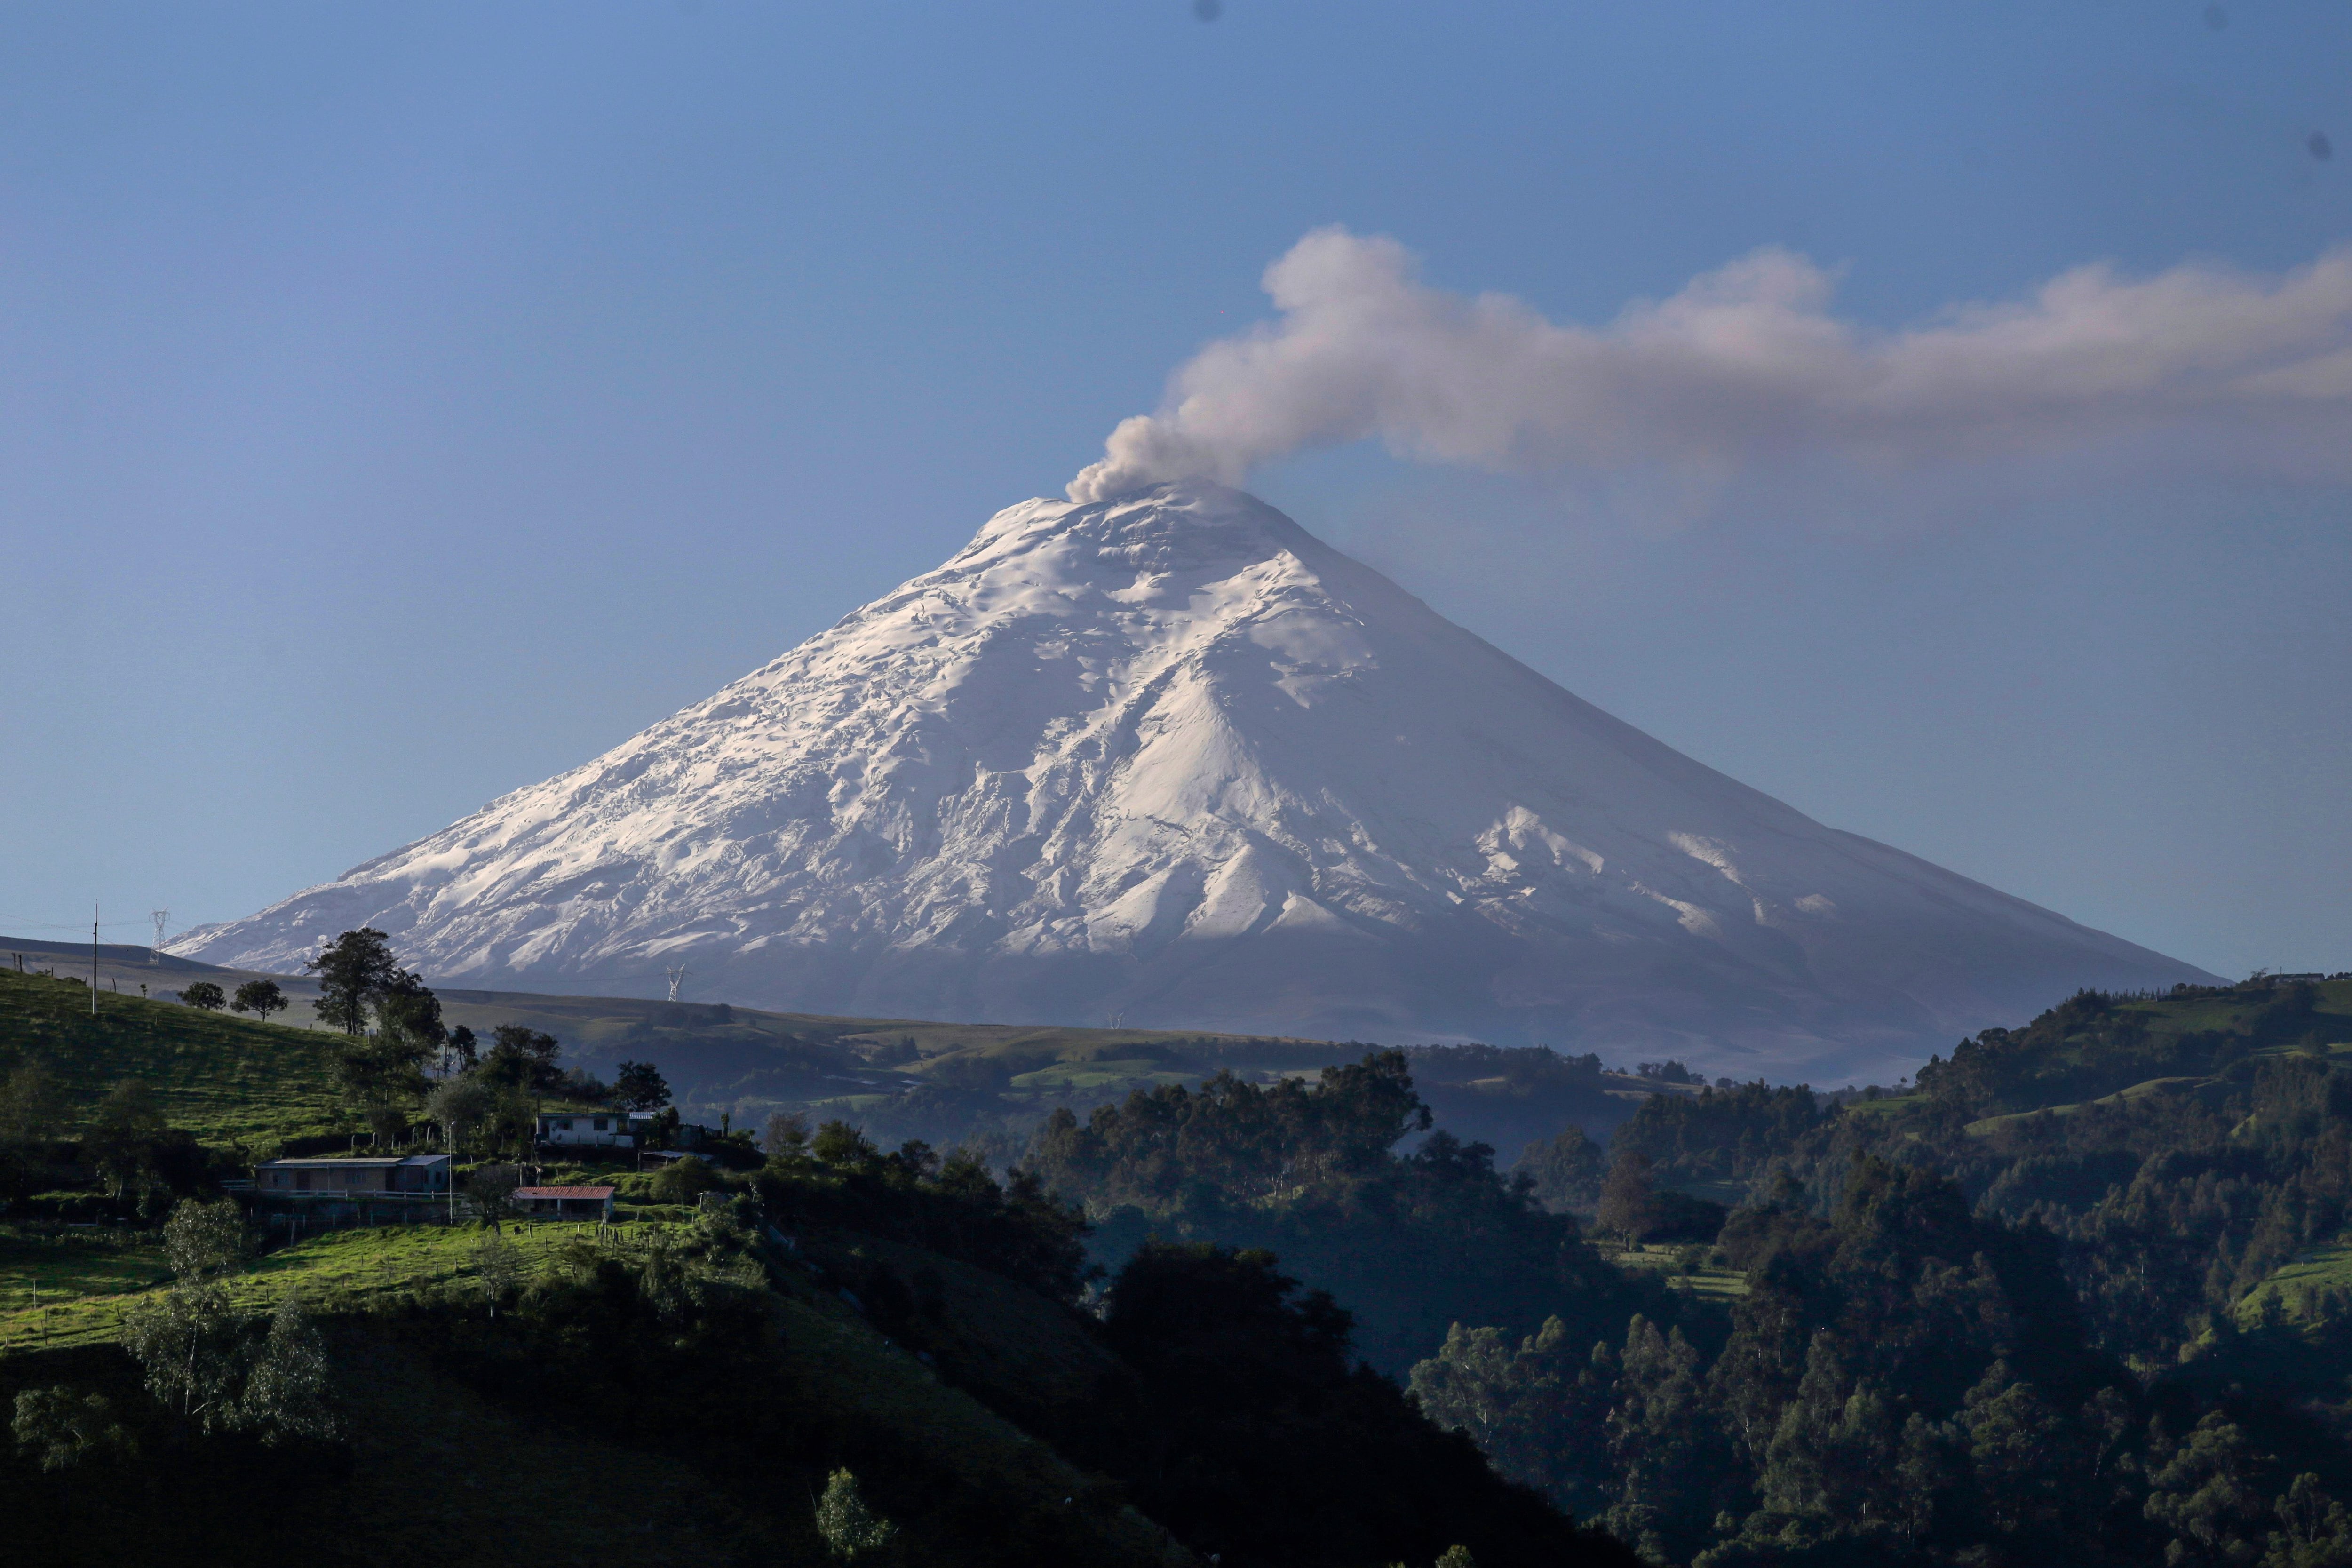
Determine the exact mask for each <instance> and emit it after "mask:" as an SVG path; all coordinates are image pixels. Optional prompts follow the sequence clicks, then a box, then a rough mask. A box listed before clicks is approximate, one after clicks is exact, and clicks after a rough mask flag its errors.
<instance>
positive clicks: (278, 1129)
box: [0, 969, 358, 1145]
mask: <svg viewBox="0 0 2352 1568" xmlns="http://www.w3.org/2000/svg"><path fill="white" fill-rule="evenodd" d="M337 1038H338V1037H335V1036H331V1035H328V1034H325V1033H322V1032H320V1031H318V1030H309V1029H299V1028H293V1027H289V1026H286V1025H282V1024H257V1023H253V1022H251V1021H249V1020H247V1019H244V1018H239V1017H236V1016H233V1015H229V1014H223V1013H199V1012H197V1011H195V1010H194V1009H193V1008H189V1007H183V1006H180V1005H177V1004H175V1003H170V1002H161V1001H152V1000H149V999H146V998H142V997H138V996H131V995H123V994H117V993H114V992H111V991H106V990H101V991H100V993H99V996H98V1011H97V1014H96V1016H92V1014H91V1012H90V993H89V986H87V985H86V984H74V983H72V982H70V981H68V980H60V979H45V978H43V977H42V976H40V975H37V974H30V973H27V974H18V973H16V972H15V970H14V969H6V970H0V1059H5V1058H32V1059H34V1060H37V1061H38V1062H39V1063H40V1064H41V1066H42V1067H43V1068H46V1069H47V1072H48V1073H49V1075H50V1076H51V1078H52V1079H54V1080H55V1081H56V1083H57V1085H58V1088H59V1089H62V1090H63V1091H64V1094H65V1099H66V1102H67V1107H68V1115H69V1117H70V1118H71V1119H72V1120H73V1121H75V1122H77V1123H79V1122H80V1121H83V1120H85V1119H86V1118H87V1117H88V1115H89V1110H90V1109H91V1108H92V1107H93V1106H95V1105H96V1104H97V1103H98V1101H99V1100H100V1097H101V1096H103V1095H104V1094H105V1093H106V1091H107V1090H108V1089H112V1088H113V1087H114V1086H115V1085H116V1084H118V1083H121V1082H122V1081H123V1080H124V1079H139V1080H140V1081H142V1082H143V1083H145V1084H146V1085H147V1087H148V1088H149V1089H152V1090H154V1091H155V1095H156V1098H157V1099H158V1100H160V1101H161V1102H162V1105H163V1113H164V1115H165V1117H166V1118H167V1119H168V1120H169V1121H171V1123H172V1124H173V1126H175V1127H184V1128H186V1129H188V1130H189V1131H192V1132H194V1133H195V1134H196V1136H197V1137H198V1138H200V1139H202V1140H203V1141H204V1142H207V1143H215V1144H221V1145H226V1144H230V1143H235V1142H244V1143H247V1144H248V1145H261V1144H270V1143H276V1142H279V1141H281V1140H283V1139H287V1138H292V1137H300V1136H305V1135H309V1134H314V1133H322V1132H334V1131H343V1130H346V1129H349V1128H354V1127H356V1126H357V1125H358V1122H357V1121H356V1120H355V1119H354V1118H353V1117H352V1115H351V1113H350V1112H349V1111H348V1110H345V1109H344V1107H343V1105H342V1103H341V1098H340V1097H339V1095H338V1094H337V1092H336V1089H335V1078H334V1060H335V1058H334V1048H335V1042H336V1040H337Z"/></svg>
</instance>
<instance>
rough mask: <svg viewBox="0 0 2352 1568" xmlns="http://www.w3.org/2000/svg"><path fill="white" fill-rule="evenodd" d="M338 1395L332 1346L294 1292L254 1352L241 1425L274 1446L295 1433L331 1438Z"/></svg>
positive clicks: (240, 1414)
mask: <svg viewBox="0 0 2352 1568" xmlns="http://www.w3.org/2000/svg"><path fill="white" fill-rule="evenodd" d="M332 1398H333V1385H332V1382H331V1378H330V1376H329V1373H328V1370H327V1352H326V1349H325V1347H324V1346H322V1345H321V1344H320V1342H319V1332H318V1331H317V1330H316V1329H314V1328H312V1327H311V1326H310V1320H309V1319H308V1318H307V1317H305V1316H304V1315H303V1312H302V1302H301V1299H300V1298H299V1296H298V1295H296V1294H295V1293H294V1292H292V1291H289V1292H288V1293H287V1295H286V1299H285V1300H282V1301H280V1302H278V1311H277V1313H276V1314H275V1315H274V1316H273V1317H272V1318H271V1319H270V1322H269V1333H268V1337H267V1338H266V1339H264V1340H263V1341H262V1342H261V1343H260V1345H259V1346H258V1347H257V1348H256V1350H255V1352H254V1355H253V1363H252V1368H251V1370H250V1371H248V1372H247V1373H246V1377H245V1392H244V1394H243V1395H242V1396H241V1397H240V1398H239V1399H238V1401H237V1412H236V1422H237V1425H238V1426H240V1427H242V1428H244V1429H245V1430H247V1431H252V1432H258V1433H259V1434H260V1435H261V1440H262V1442H263V1443H265V1444H267V1445H269V1446H272V1447H275V1446H276V1445H277V1444H278V1443H281V1442H284V1441H285V1440H286V1439H287V1438H289V1437H312V1438H321V1437H331V1436H334V1435H335V1432H336V1429H337V1426H338V1425H339V1424H338V1423H337V1421H336V1419H335V1412H334V1405H333V1402H332Z"/></svg>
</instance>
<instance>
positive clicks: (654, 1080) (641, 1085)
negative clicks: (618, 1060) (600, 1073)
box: [613, 1062, 669, 1110]
mask: <svg viewBox="0 0 2352 1568" xmlns="http://www.w3.org/2000/svg"><path fill="white" fill-rule="evenodd" d="M613 1103H614V1104H615V1105H617V1106H619V1107H620V1108H621V1109H622V1110H660V1109H661V1108H662V1107H663V1106H665V1105H667V1104H668V1103H669V1084H668V1082H667V1080H666V1079H663V1077H662V1075H661V1069H660V1068H656V1067H655V1066H654V1064H653V1063H651V1062H623V1063H622V1064H621V1065H620V1067H619V1068H618V1069H616V1070H615V1071H614V1074H613Z"/></svg>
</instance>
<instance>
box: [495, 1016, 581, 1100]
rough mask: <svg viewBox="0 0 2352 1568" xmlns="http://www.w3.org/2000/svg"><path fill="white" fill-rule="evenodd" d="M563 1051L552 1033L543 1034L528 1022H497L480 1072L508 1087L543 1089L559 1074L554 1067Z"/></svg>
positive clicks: (559, 1075) (554, 1080)
mask: <svg viewBox="0 0 2352 1568" xmlns="http://www.w3.org/2000/svg"><path fill="white" fill-rule="evenodd" d="M562 1053H563V1047H562V1046H561V1045H559V1044H558V1043H557V1042H556V1038H555V1037H554V1036H553V1035H549V1034H542V1033H541V1032H540V1031H539V1030H537V1029H534V1028H532V1027H530V1026H529V1025H528V1024H500V1025H499V1026H498V1027H497V1028H496V1029H495V1030H493V1031H491V1035H490V1048H489V1052H488V1055H486V1056H485V1057H484V1058H482V1066H481V1073H482V1076H483V1077H484V1078H485V1079H488V1080H489V1081H490V1082H492V1083H497V1084H504V1085H506V1086H507V1087H509V1088H510V1089H540V1090H545V1089H551V1088H553V1087H554V1086H555V1084H556V1082H557V1080H558V1079H561V1078H562V1073H561V1072H559V1071H558V1070H557V1068H556V1066H555V1062H556V1058H558V1057H560V1056H562Z"/></svg>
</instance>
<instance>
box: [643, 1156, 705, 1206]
mask: <svg viewBox="0 0 2352 1568" xmlns="http://www.w3.org/2000/svg"><path fill="white" fill-rule="evenodd" d="M650 1185H651V1187H652V1190H653V1196H654V1201H655V1202H656V1203H663V1204H690V1203H693V1202H694V1201H696V1200H697V1199H698V1198H699V1197H701V1196H702V1194H705V1193H707V1192H709V1191H711V1190H712V1189H714V1188H716V1187H717V1186H718V1185H719V1178H718V1177H717V1176H716V1175H714V1174H712V1173H711V1170H710V1167H709V1166H708V1165H706V1164H704V1163H702V1162H701V1161H700V1160H699V1159H698V1158H696V1157H695V1156H694V1155H692V1154H688V1156H687V1157H686V1158H685V1159H683V1160H673V1161H671V1162H670V1163H669V1164H668V1166H667V1168H665V1169H663V1170H661V1171H658V1172H656V1173H655V1174H654V1179H653V1181H652V1183H651V1184H650Z"/></svg>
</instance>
